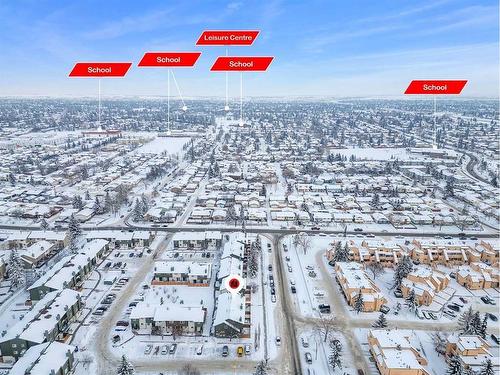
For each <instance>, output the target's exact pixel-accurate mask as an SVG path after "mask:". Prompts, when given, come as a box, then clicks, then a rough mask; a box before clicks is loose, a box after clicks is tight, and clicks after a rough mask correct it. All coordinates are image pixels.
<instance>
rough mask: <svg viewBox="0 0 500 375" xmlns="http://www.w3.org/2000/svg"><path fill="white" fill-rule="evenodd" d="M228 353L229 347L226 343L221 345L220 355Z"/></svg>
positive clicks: (224, 355) (225, 355)
mask: <svg viewBox="0 0 500 375" xmlns="http://www.w3.org/2000/svg"><path fill="white" fill-rule="evenodd" d="M228 355H229V347H228V346H227V345H224V346H223V347H222V356H223V357H227V356H228Z"/></svg>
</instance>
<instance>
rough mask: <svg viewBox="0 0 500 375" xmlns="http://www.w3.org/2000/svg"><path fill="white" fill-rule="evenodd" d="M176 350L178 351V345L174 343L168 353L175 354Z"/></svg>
mask: <svg viewBox="0 0 500 375" xmlns="http://www.w3.org/2000/svg"><path fill="white" fill-rule="evenodd" d="M176 349H177V344H176V343H173V344H172V345H171V346H170V350H169V351H168V352H169V353H170V354H174V353H175V350H176Z"/></svg>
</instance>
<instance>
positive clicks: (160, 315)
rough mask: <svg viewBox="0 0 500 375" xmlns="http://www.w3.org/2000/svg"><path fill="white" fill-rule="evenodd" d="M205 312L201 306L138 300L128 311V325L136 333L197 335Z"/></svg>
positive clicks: (199, 332)
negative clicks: (129, 311) (152, 302)
mask: <svg viewBox="0 0 500 375" xmlns="http://www.w3.org/2000/svg"><path fill="white" fill-rule="evenodd" d="M206 313H207V311H206V308H205V307H202V306H184V305H178V304H171V303H169V304H159V303H158V304H150V303H147V302H139V303H138V304H137V306H135V307H134V308H133V309H132V311H131V313H130V325H131V327H132V329H133V330H134V331H137V332H138V333H141V331H142V332H146V333H147V334H151V333H152V334H159V335H181V334H182V335H183V334H188V335H199V334H201V333H202V332H203V324H204V323H205V319H206V315H207V314H206Z"/></svg>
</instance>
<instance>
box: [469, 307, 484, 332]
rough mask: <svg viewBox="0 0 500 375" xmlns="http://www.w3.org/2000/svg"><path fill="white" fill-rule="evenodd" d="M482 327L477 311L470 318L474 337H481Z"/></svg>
mask: <svg viewBox="0 0 500 375" xmlns="http://www.w3.org/2000/svg"><path fill="white" fill-rule="evenodd" d="M482 326H483V322H482V321H481V315H480V314H479V311H475V312H474V315H473V316H472V332H473V334H474V335H481V327H482Z"/></svg>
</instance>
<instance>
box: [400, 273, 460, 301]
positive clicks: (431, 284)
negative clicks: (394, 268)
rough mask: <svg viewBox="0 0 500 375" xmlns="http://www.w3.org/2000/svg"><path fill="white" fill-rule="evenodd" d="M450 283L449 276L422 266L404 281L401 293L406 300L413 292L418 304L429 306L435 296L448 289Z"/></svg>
mask: <svg viewBox="0 0 500 375" xmlns="http://www.w3.org/2000/svg"><path fill="white" fill-rule="evenodd" d="M449 282H450V276H449V275H447V274H445V273H443V272H440V271H437V270H433V269H432V268H430V267H425V266H420V267H417V268H416V269H414V270H413V271H412V272H410V273H409V274H408V276H407V277H406V278H404V279H403V282H402V283H401V293H403V297H404V298H406V297H408V295H409V294H410V292H411V291H412V290H413V291H415V297H416V299H417V302H418V304H419V305H424V306H429V305H430V304H431V303H432V302H433V301H434V298H435V296H436V295H437V294H438V293H439V292H441V291H442V290H444V289H445V288H447V287H448V284H449Z"/></svg>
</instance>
